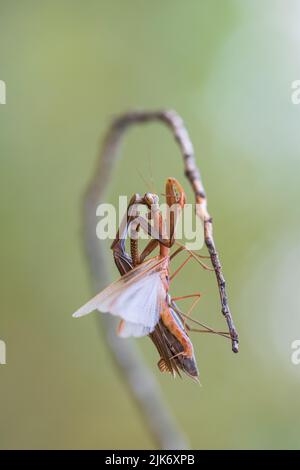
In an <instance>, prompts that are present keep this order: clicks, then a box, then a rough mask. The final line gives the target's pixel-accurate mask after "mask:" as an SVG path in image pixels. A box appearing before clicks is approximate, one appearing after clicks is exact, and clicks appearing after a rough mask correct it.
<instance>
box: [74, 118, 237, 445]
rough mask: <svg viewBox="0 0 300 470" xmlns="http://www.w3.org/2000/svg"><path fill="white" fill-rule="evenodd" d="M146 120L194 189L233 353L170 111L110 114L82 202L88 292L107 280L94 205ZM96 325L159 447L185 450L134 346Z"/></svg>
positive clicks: (177, 121)
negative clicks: (159, 126)
mask: <svg viewBox="0 0 300 470" xmlns="http://www.w3.org/2000/svg"><path fill="white" fill-rule="evenodd" d="M148 122H160V123H163V124H164V125H166V126H167V127H168V129H169V130H170V131H171V133H172V135H173V136H174V138H175V141H176V143H177V144H178V146H179V149H180V152H181V155H182V158H183V163H184V172H185V175H186V177H187V178H188V180H189V181H190V184H191V186H192V189H193V191H194V194H195V200H196V203H198V205H197V206H196V207H197V214H198V216H199V217H200V219H201V220H202V221H203V223H204V235H205V243H206V246H207V248H208V251H209V255H210V258H211V260H212V265H213V266H214V270H215V273H216V277H217V282H218V287H219V292H220V298H221V305H222V313H223V314H224V316H225V318H226V321H227V324H228V326H229V330H230V334H231V340H232V349H233V351H234V352H237V351H238V335H237V332H236V330H235V327H234V324H233V321H232V317H231V313H230V309H229V305H228V299H227V295H226V290H225V281H224V276H223V274H222V270H221V265H220V262H219V258H218V255H217V251H216V248H215V244H214V240H213V234H212V219H211V218H210V216H209V214H208V211H207V200H206V195H205V191H204V188H203V185H202V181H201V177H200V173H199V170H198V167H197V164H196V161H195V156H194V149H193V146H192V143H191V140H190V138H189V135H188V132H187V130H186V128H185V126H184V124H183V121H182V119H181V118H180V116H179V115H178V114H177V113H176V112H175V111H169V110H158V111H129V112H127V113H124V114H122V115H120V116H118V117H116V118H115V119H114V120H113V122H112V123H111V125H110V127H109V130H108V132H107V135H106V137H105V139H104V143H103V146H102V149H101V152H100V155H99V159H98V162H97V166H96V168H95V171H94V173H93V177H92V179H91V181H90V183H89V185H88V188H87V191H86V193H85V195H84V200H83V202H84V206H83V216H84V221H83V231H84V243H85V250H86V254H87V258H88V262H89V267H90V270H91V275H92V281H93V288H94V290H98V289H99V287H100V286H103V285H105V284H106V283H107V282H108V279H109V275H108V270H107V264H106V259H105V258H106V257H105V254H104V250H103V247H102V246H101V244H99V242H98V240H97V238H96V236H95V223H96V222H95V214H96V209H97V206H98V204H99V203H101V202H102V201H103V199H104V194H105V192H106V189H107V186H108V183H109V181H110V180H111V174H112V170H113V167H114V163H115V161H116V156H117V151H118V149H119V146H120V143H121V141H122V139H123V136H124V134H125V133H126V131H127V130H128V129H129V128H130V127H132V126H135V125H139V124H144V123H148ZM122 263H125V266H126V260H125V261H124V260H122ZM127 263H128V261H127ZM99 324H100V319H99ZM101 326H102V327H103V328H104V330H105V332H106V335H105V338H106V339H107V344H108V350H109V351H110V353H111V356H112V358H113V359H114V361H115V364H116V366H117V367H118V368H119V370H120V372H121V373H122V376H123V380H124V382H125V383H126V384H127V386H128V388H129V390H130V391H131V393H132V396H133V398H134V400H135V402H136V403H137V404H138V405H139V407H140V410H141V413H142V415H143V417H144V419H145V422H146V423H147V425H148V427H149V429H150V430H151V432H152V434H153V436H154V438H155V440H156V441H157V442H158V444H159V446H160V447H161V448H165V449H166V448H169V449H170V448H173V449H175V448H177V449H178V448H179V449H183V448H187V444H186V441H185V438H184V436H183V435H182V433H181V432H180V431H179V429H178V428H177V427H176V425H175V423H174V420H173V419H172V416H171V415H170V413H168V411H167V409H166V406H165V403H163V401H162V397H161V395H160V393H159V391H158V388H157V385H156V383H155V381H154V379H153V377H152V375H151V374H150V372H149V371H148V369H147V368H146V367H145V365H144V364H143V362H142V361H141V358H140V357H139V356H138V355H137V354H136V350H135V348H134V345H133V344H131V343H128V342H125V341H122V340H120V339H119V338H118V337H117V336H116V335H115V328H114V322H112V321H111V319H110V318H108V317H104V318H102V319H101ZM141 384H143V387H141Z"/></svg>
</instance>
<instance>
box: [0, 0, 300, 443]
mask: <svg viewBox="0 0 300 470" xmlns="http://www.w3.org/2000/svg"><path fill="white" fill-rule="evenodd" d="M299 20H300V3H299V2H298V1H296V0H295V1H294V0H280V1H278V0H263V1H258V0H224V1H223V0H222V1H221V0H214V1H212V0H201V1H200V0H199V1H197V0H195V1H194V0H188V1H185V2H183V1H179V0H178V1H177V0H165V1H158V0H154V1H145V0H139V1H138V0H124V1H122V0H112V1H109V0H105V1H99V0H98V1H96V0H87V1H83V0H81V1H79V0H73V1H72V0H51V1H50V0H42V1H38V0H35V1H34V0H23V1H22V0H0V79H1V80H5V82H6V86H7V104H6V105H0V155H1V185H0V191H1V197H0V204H1V314H0V339H2V340H5V342H6V345H7V364H6V365H1V366H0V417H1V419H0V447H1V448H4V449H8V448H15V447H17V448H26V449H27V448H74V449H75V448H121V449H124V448H152V447H153V445H154V444H153V442H152V440H151V437H150V435H149V434H148V432H147V431H146V429H145V427H144V424H143V421H142V420H141V418H140V416H139V414H138V411H137V409H136V408H135V406H134V405H133V403H132V401H131V397H130V396H129V394H128V393H127V390H126V389H125V388H124V386H123V384H122V380H121V379H120V378H119V376H118V375H117V374H116V371H115V369H114V366H113V363H112V361H111V359H110V356H109V353H108V351H107V350H106V348H105V346H104V345H103V343H102V341H101V336H99V332H98V330H97V328H96V326H95V315H96V314H94V318H93V316H90V317H87V318H86V319H84V320H74V319H72V318H71V313H72V312H73V311H74V310H75V309H76V308H77V307H78V306H80V305H81V304H82V303H83V302H84V301H85V300H86V299H87V298H88V297H89V295H90V285H89V278H88V271H87V266H86V264H85V258H84V255H83V252H82V245H81V232H80V230H81V228H80V198H81V195H82V192H83V190H84V188H85V185H86V182H87V181H88V179H89V177H90V175H91V172H92V169H93V166H94V162H95V158H96V155H97V151H98V147H99V143H100V139H101V136H102V135H103V133H104V131H105V129H106V127H107V124H108V123H109V121H110V119H111V117H112V116H114V115H115V114H116V113H119V112H120V111H124V110H126V109H128V108H142V107H145V108H156V107H171V108H174V109H176V110H177V111H178V112H179V113H180V114H181V115H182V116H183V117H184V119H185V121H186V124H187V127H188V129H189V131H190V134H191V137H192V139H193V143H194V146H195V149H196V153H197V158H198V162H199V164H200V167H201V171H202V175H203V179H204V182H205V185H206V189H207V192H208V196H209V208H210V211H211V213H212V215H213V217H214V221H215V238H216V241H217V244H218V247H219V251H220V253H221V255H222V261H223V267H224V271H225V274H226V278H227V282H228V288H229V294H230V303H231V308H232V311H233V313H234V316H235V319H236V323H237V326H238V328H239V332H240V338H241V351H240V354H239V355H233V354H232V353H231V351H230V347H229V345H228V344H227V343H226V342H225V341H223V340H222V339H220V338H215V337H211V338H208V337H205V338H203V337H199V336H198V337H194V344H195V350H196V354H197V358H198V364H199V367H200V370H201V381H202V387H201V388H200V387H198V386H196V385H195V384H193V383H191V382H189V381H188V380H184V381H180V380H176V381H173V380H172V379H171V378H170V377H168V376H162V375H160V373H159V371H158V369H157V367H156V361H157V355H156V352H155V350H154V348H153V346H152V344H151V343H150V341H149V340H148V339H143V340H140V341H139V345H140V351H141V354H143V355H144V356H145V358H146V361H147V363H148V364H149V366H150V367H151V368H152V369H153V373H154V374H155V376H156V377H157V380H158V381H159V383H160V385H161V389H162V393H163V394H164V396H165V397H166V399H167V402H168V404H169V406H170V409H171V410H172V412H173V413H174V415H175V417H176V419H177V421H178V423H179V424H180V426H181V428H182V429H183V431H184V432H185V433H186V434H187V436H188V437H189V439H190V442H191V446H192V447H193V448H200V449H204V448H209V449H215V448H223V449H228V448H299V447H300V445H299V444H300V443H299V423H300V403H299V387H300V365H298V366H296V365H293V364H292V363H291V352H292V350H291V342H292V341H293V340H295V339H300V320H299V315H300V308H299V307H300V301H299V274H300V268H299V261H300V244H299V228H300V221H299V208H298V207H299V169H300V162H299V143H300V132H299V126H300V105H298V106H297V105H294V104H292V102H291V83H292V81H293V80H296V79H300V55H299V45H300V33H299ZM124 153H125V155H124V158H122V159H121V160H120V161H119V163H118V165H117V168H116V172H115V175H114V179H113V181H112V182H111V185H110V189H109V194H108V196H107V200H108V201H110V202H115V201H116V200H117V196H118V195H119V194H128V195H131V194H132V193H133V192H136V191H140V192H143V191H145V185H144V183H143V180H142V179H141V178H140V176H139V174H138V171H139V172H140V173H142V174H143V176H144V178H146V179H149V178H150V174H149V161H150V162H151V165H152V168H153V176H154V180H155V184H156V187H157V188H158V190H159V191H162V190H163V181H164V179H165V177H166V176H169V175H172V176H176V177H178V178H181V179H182V174H181V173H182V167H181V161H180V158H179V157H178V155H174V154H176V153H177V149H176V148H175V146H174V144H173V142H172V139H171V138H170V136H169V135H168V134H167V132H166V131H165V129H163V128H161V127H159V126H155V125H151V126H149V127H148V128H144V129H141V128H140V129H137V130H134V131H132V132H131V133H130V135H129V136H128V139H127V140H126V145H125V147H124ZM137 170H138V171H137ZM185 184H186V183H185ZM188 195H189V196H190V192H188ZM110 263H111V272H112V278H113V277H115V276H116V275H117V274H116V271H115V269H114V268H113V265H112V261H111V260H110ZM199 290H200V291H201V292H203V293H204V294H205V295H204V296H203V300H202V301H201V304H200V305H199V308H198V311H197V315H199V316H200V317H201V318H203V319H205V320H206V321H208V322H209V321H214V324H217V325H222V321H221V320H220V321H218V320H217V319H218V316H220V313H219V303H218V295H217V291H216V288H215V283H214V280H213V278H212V277H211V276H210V275H209V274H207V273H205V272H202V271H201V272H199V270H198V267H197V266H192V265H191V266H190V268H189V269H186V270H185V273H184V274H182V276H181V277H180V279H178V280H177V282H176V286H175V292H176V293H182V294H183V293H189V292H195V291H199ZM212 319H213V320H212Z"/></svg>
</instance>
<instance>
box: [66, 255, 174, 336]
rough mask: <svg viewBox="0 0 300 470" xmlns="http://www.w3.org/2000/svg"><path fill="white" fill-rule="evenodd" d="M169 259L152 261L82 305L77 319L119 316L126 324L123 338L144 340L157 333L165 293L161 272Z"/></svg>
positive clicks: (75, 315) (76, 313)
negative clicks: (96, 313) (99, 314)
mask: <svg viewBox="0 0 300 470" xmlns="http://www.w3.org/2000/svg"><path fill="white" fill-rule="evenodd" d="M166 263H167V260H166V259H158V258H152V259H151V260H149V261H147V262H146V263H143V264H142V265H140V266H138V267H137V268H135V269H133V270H132V271H130V272H129V273H128V274H126V275H125V276H123V277H121V278H120V279H118V280H117V281H116V282H114V283H113V284H111V285H109V286H108V287H107V288H106V289H104V290H103V291H102V292H100V293H99V294H98V295H96V296H95V297H94V298H93V299H91V300H90V301H89V302H87V303H86V304H85V305H83V306H82V307H81V308H80V309H79V310H77V312H75V313H74V314H73V316H74V317H81V316H83V315H87V314H88V313H90V312H92V311H93V310H96V309H97V310H99V311H100V312H103V313H105V312H109V313H111V314H112V315H117V316H119V317H120V318H122V319H123V320H125V322H126V323H127V322H129V324H126V325H125V326H124V331H122V332H121V336H123V337H127V336H144V335H147V334H149V333H150V332H151V331H153V330H154V328H155V325H156V324H157V322H158V320H159V315H160V311H161V308H162V303H163V302H164V300H165V297H166V291H165V288H164V286H163V283H162V280H161V272H162V270H163V269H165V267H166Z"/></svg>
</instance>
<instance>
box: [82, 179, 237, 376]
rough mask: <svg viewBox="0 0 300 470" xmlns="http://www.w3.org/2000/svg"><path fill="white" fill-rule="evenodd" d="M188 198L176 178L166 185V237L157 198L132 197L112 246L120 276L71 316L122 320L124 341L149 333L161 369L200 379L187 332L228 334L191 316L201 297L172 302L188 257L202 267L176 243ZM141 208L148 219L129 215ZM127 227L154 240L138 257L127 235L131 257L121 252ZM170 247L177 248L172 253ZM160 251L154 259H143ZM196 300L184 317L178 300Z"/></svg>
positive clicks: (133, 241) (120, 330)
mask: <svg viewBox="0 0 300 470" xmlns="http://www.w3.org/2000/svg"><path fill="white" fill-rule="evenodd" d="M185 201H186V197H185V193H184V190H183V188H182V187H181V185H180V184H179V182H178V181H177V180H176V179H175V178H168V179H167V182H166V202H167V205H168V207H169V208H170V209H171V210H170V234H169V237H168V234H167V233H166V227H165V223H164V220H163V217H162V213H161V211H160V208H159V199H158V196H157V195H156V194H152V193H146V194H145V195H144V196H143V197H141V196H139V195H138V194H136V195H134V196H133V197H132V199H131V201H130V203H129V207H128V211H127V214H126V223H125V227H122V230H121V232H120V230H119V231H118V233H117V236H116V239H115V240H114V242H113V244H112V246H111V248H112V249H113V253H114V260H115V263H116V265H117V267H118V269H119V272H120V274H121V278H120V279H118V280H117V281H115V282H114V283H112V284H110V285H109V286H108V287H107V288H106V289H104V290H103V291H101V292H100V293H99V294H98V295H96V296H95V297H94V298H93V299H91V300H90V301H89V302H87V303H86V304H85V305H83V307H81V308H80V309H79V310H77V312H75V314H74V316H75V317H79V316H82V315H86V314H88V313H90V312H92V311H93V310H95V309H97V310H100V311H102V312H109V313H111V314H112V315H117V316H119V317H120V318H121V321H120V324H119V328H118V334H119V335H120V336H122V337H129V336H135V337H140V336H146V335H149V336H150V338H151V339H152V341H153V343H154V344H155V346H156V348H157V350H158V352H159V354H160V356H161V359H160V360H159V362H158V365H159V368H160V370H161V371H168V372H171V373H172V374H173V375H176V373H177V374H179V375H180V372H179V370H182V371H183V372H185V373H186V374H188V375H189V376H190V377H192V378H194V379H198V375H199V374H198V369H197V365H196V360H195V357H194V350H193V345H192V342H191V340H190V338H189V335H188V331H201V332H211V333H215V334H219V335H221V336H224V337H226V338H231V335H230V332H229V333H227V332H218V331H214V330H213V329H211V328H209V327H207V326H206V325H203V324H202V323H200V322H198V321H197V320H195V319H192V318H191V317H190V314H191V311H192V309H193V308H194V307H195V306H196V304H197V302H198V301H199V299H200V294H190V295H185V296H182V297H176V298H172V297H171V296H170V294H169V286H170V282H171V281H172V280H173V279H174V277H175V276H176V275H177V274H178V273H179V272H180V270H181V269H182V268H183V267H184V266H185V265H186V264H187V262H188V261H189V260H190V259H194V260H196V261H197V262H198V263H199V264H200V265H201V266H202V267H204V268H205V269H212V268H209V267H208V266H206V265H205V264H204V263H203V262H202V261H201V258H203V257H202V256H200V255H199V254H196V253H195V252H192V251H190V250H188V249H187V248H186V247H185V246H183V245H180V244H179V243H178V242H176V240H175V227H176V219H177V217H178V214H179V213H180V211H182V209H183V207H184V205H185ZM139 204H142V205H145V206H146V207H147V208H148V209H149V212H148V219H150V220H152V222H153V224H152V225H151V224H150V223H149V220H146V219H144V218H143V217H140V216H139V214H137V213H135V214H133V213H132V210H131V209H132V208H134V207H136V206H137V205H139ZM122 225H124V224H122ZM130 226H134V227H135V230H136V233H138V231H139V229H140V228H142V229H143V230H144V231H145V232H146V233H148V234H149V235H150V236H151V237H152V238H151V240H150V241H149V243H148V244H147V246H146V247H145V248H144V250H143V251H142V253H141V254H139V252H138V239H137V237H136V236H135V237H133V238H132V237H131V256H130V255H128V253H127V252H126V250H125V237H126V235H127V233H128V229H129V227H130ZM174 244H179V245H180V246H179V248H177V250H176V251H175V252H174V253H173V254H171V252H170V249H171V247H172V246H173V245H174ZM157 247H158V248H159V254H158V255H157V256H154V257H151V258H149V259H147V257H148V256H149V255H150V254H151V253H152V252H153V251H154V249H156V248H157ZM182 251H187V253H188V257H187V259H186V260H185V261H184V262H183V263H182V264H181V265H180V266H179V267H178V268H177V269H176V271H175V272H174V273H173V274H172V275H170V269H169V267H170V262H171V260H172V259H173V258H174V257H175V256H177V255H178V254H179V253H180V252H182ZM186 298H194V301H193V304H192V306H191V308H190V309H189V312H188V313H187V314H184V313H183V312H181V311H180V310H179V309H178V307H177V305H176V301H179V300H181V299H186ZM187 319H189V320H190V321H192V322H195V323H197V324H198V325H201V326H202V329H201V330H200V329H196V328H191V327H190V326H189V325H187V324H186V320H187Z"/></svg>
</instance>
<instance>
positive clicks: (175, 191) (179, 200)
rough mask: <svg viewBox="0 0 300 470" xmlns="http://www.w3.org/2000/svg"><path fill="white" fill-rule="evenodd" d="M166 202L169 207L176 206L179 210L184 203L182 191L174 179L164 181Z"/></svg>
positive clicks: (184, 198)
mask: <svg viewBox="0 0 300 470" xmlns="http://www.w3.org/2000/svg"><path fill="white" fill-rule="evenodd" d="M166 202H167V204H168V206H169V207H172V206H173V205H175V204H178V205H179V206H180V208H181V209H183V207H184V205H185V203H186V196H185V192H184V189H183V187H182V186H181V184H180V183H179V182H178V181H177V179H175V178H171V177H170V178H168V179H167V181H166Z"/></svg>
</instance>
